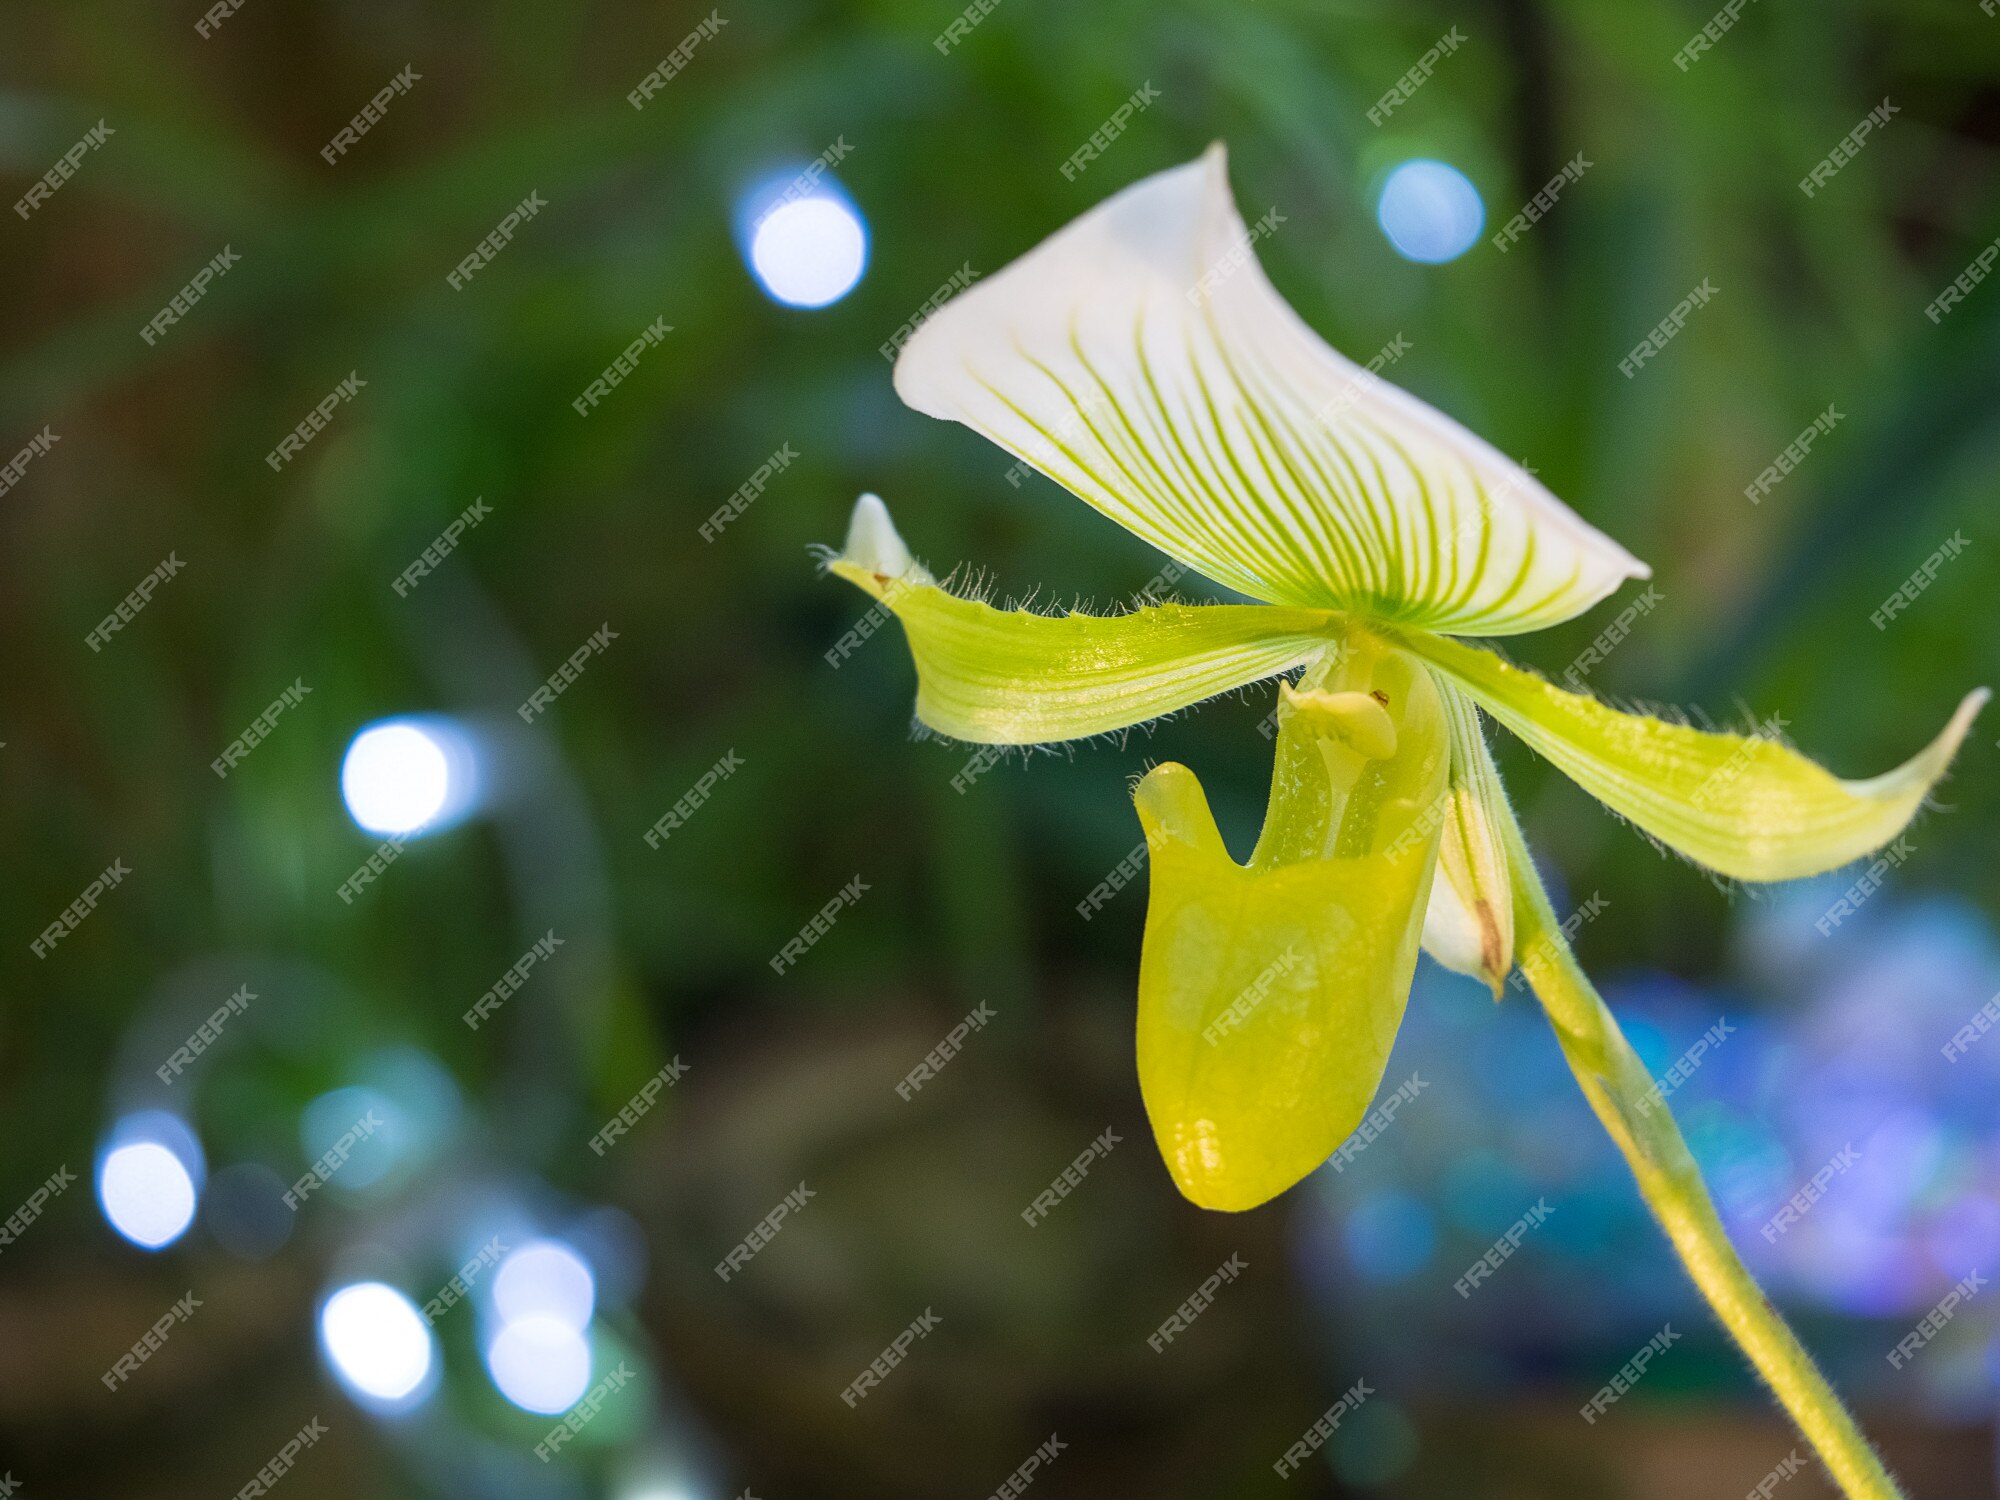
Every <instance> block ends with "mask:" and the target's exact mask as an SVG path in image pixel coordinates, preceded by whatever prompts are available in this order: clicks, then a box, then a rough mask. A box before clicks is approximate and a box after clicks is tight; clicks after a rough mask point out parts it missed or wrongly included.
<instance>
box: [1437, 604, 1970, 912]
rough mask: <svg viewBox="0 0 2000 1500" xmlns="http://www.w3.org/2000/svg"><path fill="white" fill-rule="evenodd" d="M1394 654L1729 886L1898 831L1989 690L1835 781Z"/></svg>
mask: <svg viewBox="0 0 2000 1500" xmlns="http://www.w3.org/2000/svg"><path fill="white" fill-rule="evenodd" d="M1401 639H1402V643H1403V644H1404V645H1405V646H1406V647H1407V648H1408V649H1409V650H1411V651H1414V652H1416V653H1418V654H1419V655H1421V656H1422V657H1424V659H1425V660H1427V661H1429V662H1431V663H1432V664H1433V665H1435V666H1436V667H1437V668H1438V670H1439V671H1441V672H1443V673H1444V674H1445V675H1446V676H1448V677H1450V678H1451V679H1452V680H1453V681H1454V682H1456V683H1457V684H1458V685H1459V686H1460V687H1462V688H1463V689H1464V690H1465V691H1466V692H1467V693H1468V694H1470V695H1471V696H1472V697H1473V698H1474V699H1475V700H1476V701H1477V702H1478V703H1479V705H1480V706H1481V707H1482V708H1484V709H1485V710H1486V711H1487V712H1488V713H1490V714H1492V715H1493V717H1494V718H1496V719H1498V720H1499V721H1500V722H1501V723H1502V724H1505V725H1506V726H1507V727H1508V728H1509V729H1511V730H1513V731H1514V733H1515V734H1517V735H1519V736H1520V737H1521V738H1522V739H1523V740H1524V741H1526V742H1527V744H1528V745H1529V747H1530V748H1532V749H1534V750H1535V751H1537V752H1539V753H1540V754H1542V755H1544V756H1546V757H1548V759H1550V760H1551V761H1553V762H1555V764H1556V765H1557V766H1559V767H1560V768H1561V769H1562V770H1563V771H1564V772H1565V773H1567V774H1568V775H1569V776H1570V777H1571V778H1573V779H1574V780H1575V781H1576V782H1577V783H1578V785H1580V786H1582V787H1583V788H1584V790H1585V791H1587V792H1589V793H1590V794H1591V795H1592V796H1594V797H1596V798H1597V799H1598V800H1599V801H1600V802H1602V803H1604V804H1605V805H1606V806H1607V807H1609V808H1611V809H1612V810H1613V811H1615V812H1618V813H1621V814H1623V815H1624V816H1625V817H1627V818H1630V819H1631V820H1632V821H1633V822H1634V823H1636V824H1638V825H1639V827H1641V828H1643V829H1644V830H1645V831H1646V832H1647V833H1650V834H1651V835H1652V836H1653V837H1654V838H1656V839H1658V840H1660V842H1662V843H1663V844H1666V845H1668V846H1669V847H1670V848H1673V849H1675V850H1678V851H1679V852H1680V853H1682V854H1684V855H1686V856H1687V857H1688V858H1689V859H1692V860H1694V861H1696V862H1697V863H1699V864H1703V865H1706V866H1708V867H1709V868H1710V869H1712V870H1717V871H1720V872H1721V873H1722V874H1724V875H1728V876H1731V877H1733V878H1735V879H1738V880H1759V881H1763V880H1794V879H1797V878H1799V877H1801V876H1805V875H1817V874H1819V873H1821V872H1822V871H1825V870H1832V869H1837V868H1838V867H1839V866H1841V865H1844V864H1846V863H1847V862H1848V861H1849V860H1853V859H1859V858H1860V857H1861V856H1862V855H1864V854H1867V853H1869V852H1871V851H1872V850H1875V849H1879V848H1881V847H1882V845H1884V844H1886V843H1888V842H1889V841H1890V840H1891V839H1893V838H1895V836H1896V835H1897V834H1898V833H1900V832H1902V831H1903V829H1904V828H1905V827H1906V826H1907V825H1908V824H1909V821H1910V819H1911V818H1913V817H1915V816H1916V812H1917V809H1918V808H1919V807H1921V806H1922V805H1923V800H1924V797H1925V796H1926V795H1927V794H1928V793H1929V791H1930V789H1931V788H1932V787H1933V786H1934V785H1936V783H1937V780H1938V778H1939V777H1940V776H1942V775H1943V774H1944V772H1945V768H1946V767H1947V766H1949V765H1950V764H1951V758H1952V756H1953V755H1954V754H1955V753H1956V752H1957V750H1958V746H1959V742H1960V741H1961V740H1963V739H1964V738H1965V733H1966V730H1967V729H1969V728H1970V727H1971V725H1972V720H1973V717H1974V715H1976V714H1977V713H1978V712H1979V710H1980V708H1981V707H1982V706H1983V705H1984V704H1985V702H1986V700H1987V698H1988V696H1990V695H1989V694H1988V693H1987V691H1986V689H1984V688H1980V689H1978V690H1977V691H1975V692H1971V693H1968V694H1966V696H1965V699H1964V701H1963V702H1961V703H1960V704H1959V706H1958V710H1957V712H1956V713H1954V714H1953V715H1952V716H1951V721H1950V722H1949V723H1948V724H1946V725H1945V727H1944V729H1943V730H1942V731H1941V732H1940V733H1939V734H1938V736H1937V738H1936V739H1934V740H1932V741H1931V743H1930V744H1929V745H1927V746H1926V747H1925V748H1924V749H1922V750H1921V751H1919V752H1918V753H1917V754H1916V755H1914V756H1912V757H1911V758H1910V759H1909V760H1907V761H1905V762H1904V763H1903V764H1902V765H1900V766H1898V767H1897V768H1896V769H1895V770H1893V771H1889V772H1887V773H1886V774H1884V775H1881V776H1875V777H1870V778H1869V779H1867V780H1865V781H1843V780H1841V779H1840V778H1839V777H1837V776H1835V775H1834V774H1833V773H1832V772H1830V771H1828V770H1827V769H1826V768H1825V767H1823V766H1820V765H1818V764H1817V763H1815V762H1814V761H1811V760H1808V759H1807V758H1806V757H1805V756H1803V755H1801V754H1799V753H1798V751H1796V750H1793V749H1792V748H1790V747H1789V746H1788V745H1786V744H1785V743H1784V742H1783V741H1782V740H1781V739H1780V738H1779V737H1778V735H1777V732H1776V726H1773V727H1772V728H1771V730H1770V731H1769V732H1760V733H1755V734H1747V735H1746V734H1717V733H1712V732H1710V731H1707V730H1701V729H1694V728H1691V727H1689V726H1688V725H1685V724H1669V723H1667V722H1665V721H1664V720H1661V719H1656V718H1652V717H1650V716H1648V715H1645V714H1628V713H1622V712H1620V711H1619V710H1617V709H1615V708H1610V707H1607V706H1606V705H1605V704H1602V703H1599V702H1598V701H1597V700H1596V699H1595V698H1589V697H1585V696H1583V695H1581V694H1578V693H1566V692H1564V691H1563V690H1562V689H1561V688H1558V687H1556V686H1555V685H1554V684H1552V683H1549V682H1546V681H1544V680H1543V679H1542V678H1540V677H1537V676H1536V675H1535V674H1534V673H1532V672H1527V671H1523V670H1522V669H1521V668H1519V667H1516V666H1512V665H1510V664H1508V663H1507V662H1505V661H1502V660H1501V659H1500V658H1499V657H1498V656H1496V655H1494V654H1493V653H1492V652H1491V651H1485V650H1481V649H1480V648H1478V647H1474V646H1466V645H1461V644H1460V643H1458V642H1456V641H1448V640H1444V639H1441V638H1439V637H1436V636H1420V635H1417V634H1415V633H1414V632H1413V633H1411V634H1409V635H1408V636H1407V637H1403V638H1401Z"/></svg>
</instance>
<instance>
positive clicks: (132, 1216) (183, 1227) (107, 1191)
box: [97, 1110, 206, 1250]
mask: <svg viewBox="0 0 2000 1500" xmlns="http://www.w3.org/2000/svg"><path fill="white" fill-rule="evenodd" d="M205 1175H206V1164H205V1162H204V1160H203V1157H202V1150H201V1143H200V1142H199V1141H198V1140H196V1138H195V1135H194V1132H193V1131H192V1130H190V1129H189V1128H188V1127H187V1125H186V1123H185V1122H184V1121H182V1120H181V1119H180V1118H179V1117H178V1116H175V1115H171V1114H168V1113H166V1112H165V1111H164V1110H142V1111H140V1112H139V1113H137V1114H132V1115H127V1116H125V1117H124V1118H123V1119H121V1120H120V1121H119V1122H118V1123H117V1124H116V1125H115V1126H113V1127H112V1130H111V1133H110V1135H109V1136H107V1137H106V1139H105V1141H104V1144H103V1146H102V1148H101V1150H100V1155H99V1157H98V1162H97V1201H98V1203H99V1205H100V1206H102V1208H103V1210H104V1217H105V1220H106V1221H107V1222H108V1223H109V1224H110V1225H111V1227H112V1228H113V1229H115V1230H117V1231H118V1232H119V1233H120V1234H121V1235H123V1236H124V1237H125V1238H126V1239H128V1240H130V1241H131V1242H132V1243H133V1244H135V1245H137V1246H139V1248H140V1249H142V1250H163V1249H165V1248H166V1247H167V1246H168V1245H171V1244H172V1243H173V1242H174V1241H175V1240H177V1239H179V1238H180V1237H181V1236H182V1235H183V1234H185V1233H187V1229H188V1226H189V1225H190V1224H192V1223H193V1222H194V1212H195V1207H196V1205H197V1204H198V1203H199V1201H200V1198H201V1185H202V1179H203V1178H204V1176H205Z"/></svg>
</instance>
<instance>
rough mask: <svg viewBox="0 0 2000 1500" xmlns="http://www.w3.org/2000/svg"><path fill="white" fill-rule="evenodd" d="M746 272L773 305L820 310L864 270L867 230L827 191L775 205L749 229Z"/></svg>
mask: <svg viewBox="0 0 2000 1500" xmlns="http://www.w3.org/2000/svg"><path fill="white" fill-rule="evenodd" d="M749 253H750V269H751V270H752V271H753V272H754V273H755V274H756V277H757V280H758V282H759V283H760V284H761V285H762V286H763V288H764V290H765V291H766V292H768V293H769V294H770V295H771V296H772V297H773V298H775V299H776V300H777V301H779V302H782V303H784V304H786V305H787V306H789V307H825V306H827V305H828V304H830V303H834V302H838V301H839V300H840V299H841V298H842V297H845V296H846V295H847V294H848V293H849V292H851V291H853V290H854V287H855V285H856V283H858V282H859V281H860V280H861V273H862V272H863V271H865V270H867V268H868V230H867V228H866V226H865V225H863V224H862V222H861V215H860V214H859V213H857V212H856V211H855V210H854V208H853V206H852V205H851V204H849V203H848V202H847V200H846V199H845V198H843V197H841V196H840V195H838V194H837V193H834V192H832V191H818V192H815V193H813V194H811V195H809V196H807V197H803V198H793V199H791V200H790V201H789V202H780V203H779V204H778V206H777V207H775V208H772V209H770V210H768V211H766V212H764V213H763V214H761V215H760V216H759V217H758V218H757V219H756V221H755V223H754V225H753V226H752V228H751V230H750V251H749Z"/></svg>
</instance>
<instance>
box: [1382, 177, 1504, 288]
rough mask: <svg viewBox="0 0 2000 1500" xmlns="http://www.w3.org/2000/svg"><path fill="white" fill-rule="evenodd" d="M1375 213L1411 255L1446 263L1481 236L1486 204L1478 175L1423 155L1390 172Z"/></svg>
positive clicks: (1396, 242)
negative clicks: (1471, 175)
mask: <svg viewBox="0 0 2000 1500" xmlns="http://www.w3.org/2000/svg"><path fill="white" fill-rule="evenodd" d="M1375 217H1376V220H1377V221H1378V222H1379V223H1380V224H1381V226H1382V232H1383V233H1384V234H1386V235H1387V236H1388V237H1389V243H1390V244H1392V245H1394V246H1395V247H1396V253H1397V254H1399V255H1401V256H1402V257H1403V258H1404V259H1405V260H1414V261H1419V262H1421V263H1423V264H1425V265H1442V264H1443V263H1444V262H1445V261H1448V260H1457V259H1458V258H1459V256H1461V255H1463V254H1465V252H1466V251H1468V250H1470V249H1471V248H1472V247H1473V245H1474V244H1475V243H1476V242H1477V241H1478V239H1479V231H1480V229H1481V228H1483V227H1484V225H1485V223H1486V205H1485V204H1484V203H1482V202H1481V201H1480V198H1479V189H1478V188H1476V187H1474V186H1473V185H1472V179H1471V178H1469V177H1467V176H1466V175H1465V174H1464V173H1463V172H1461V171H1459V170H1458V168H1457V167H1453V166H1448V165H1447V164H1445V163H1444V162H1441V161H1431V160H1428V159H1426V158H1422V157H1420V158H1418V159H1417V160H1415V161H1406V162H1404V163H1403V164H1402V165H1401V166H1400V167H1397V168H1396V169H1395V170H1394V171H1393V172H1391V173H1390V174H1389V176H1388V180H1387V181H1385V182H1384V183H1383V184H1382V196H1381V197H1380V198H1379V199H1378V200H1377V201H1376V204H1375Z"/></svg>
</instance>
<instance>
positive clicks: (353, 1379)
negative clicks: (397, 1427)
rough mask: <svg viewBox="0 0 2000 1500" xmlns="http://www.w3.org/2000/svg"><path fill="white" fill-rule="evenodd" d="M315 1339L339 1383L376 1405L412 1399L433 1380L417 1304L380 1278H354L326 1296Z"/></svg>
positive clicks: (395, 1405) (431, 1352)
mask: <svg viewBox="0 0 2000 1500" xmlns="http://www.w3.org/2000/svg"><path fill="white" fill-rule="evenodd" d="M319 1340H320V1348H321V1350H322V1351H324V1353H325V1355H326V1358H327V1363H328V1364H330V1365H331V1366H332V1367H333V1371H334V1373H335V1374H336V1375H338V1376H339V1377H340V1381H341V1384H342V1385H344V1386H346V1387H347V1389H348V1391H349V1392H350V1393H351V1394H352V1395H354V1396H355V1397H356V1398H357V1399H359V1400H360V1401H361V1402H362V1403H363V1404H364V1405H367V1406H371V1407H374V1408H375V1409H377V1410H398V1409H401V1408H403V1407H406V1406H411V1405H414V1404H415V1403H416V1402H418V1401H420V1400H422V1399H423V1398H424V1396H426V1395H428V1394H429V1392H430V1390H431V1388H432V1386H433V1385H435V1383H436V1382H435V1380H434V1379H433V1370H434V1367H435V1364H436V1351H435V1349H434V1347H433V1341H432V1338H431V1331H430V1328H429V1327H428V1326H427V1325H426V1324H425V1322H424V1320H423V1317H422V1315H421V1314H419V1313H418V1311H417V1306H416V1304H415V1303H414V1302H412V1301H411V1300H410V1299H409V1298H408V1297H406V1296H404V1295H403V1294H402V1293H401V1292H399V1291H397V1290H396V1289H395V1288H394V1287H392V1286H389V1285H388V1284H387V1283H385V1282H380V1281H361V1282H356V1283H354V1284H353V1285H350V1286H344V1287H342V1288H341V1289H340V1290H339V1291H337V1292H335V1293H334V1294H333V1295H332V1296H331V1297H328V1298H327V1299H326V1302H325V1304H324V1305H323V1306H322V1307H321V1308H320V1312H319Z"/></svg>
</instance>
